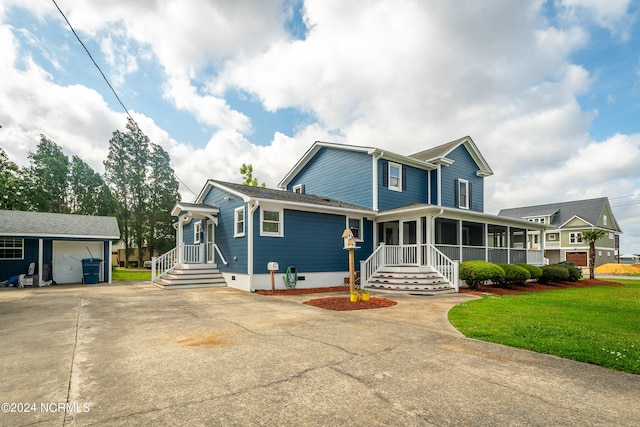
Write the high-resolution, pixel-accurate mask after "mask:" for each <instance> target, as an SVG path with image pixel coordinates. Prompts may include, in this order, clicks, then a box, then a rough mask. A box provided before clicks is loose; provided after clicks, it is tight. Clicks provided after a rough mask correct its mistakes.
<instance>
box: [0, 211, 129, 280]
mask: <svg viewBox="0 0 640 427" xmlns="http://www.w3.org/2000/svg"><path fill="white" fill-rule="evenodd" d="M119 239H120V230H119V228H118V222H117V221H116V219H115V218H113V217H108V216H90V215H67V214H55V213H44V212H24V211H4V210H0V282H1V281H4V280H8V279H9V278H10V277H13V276H18V275H20V274H25V273H27V270H28V268H29V265H30V264H31V263H35V265H36V268H35V275H34V278H35V280H36V283H33V284H34V286H38V285H41V284H42V282H43V281H47V280H54V281H55V282H56V283H60V284H64V283H83V281H84V276H83V263H82V260H83V259H89V258H92V259H94V260H101V261H100V263H99V270H98V271H97V274H98V278H97V281H98V282H107V283H111V267H112V265H111V245H112V242H113V241H115V240H119ZM39 272H43V274H39Z"/></svg>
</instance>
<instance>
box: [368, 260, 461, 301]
mask: <svg viewBox="0 0 640 427" xmlns="http://www.w3.org/2000/svg"><path fill="white" fill-rule="evenodd" d="M366 287H367V288H369V289H371V290H372V291H378V292H389V293H404V294H416V295H440V294H449V293H455V288H454V287H453V286H452V285H451V283H449V281H448V280H447V279H445V278H444V277H443V276H442V275H441V274H440V273H438V272H437V271H435V270H434V269H432V268H429V267H416V266H385V267H382V268H381V269H380V270H378V271H377V272H376V273H375V274H374V275H373V276H371V277H370V278H369V280H367V284H366Z"/></svg>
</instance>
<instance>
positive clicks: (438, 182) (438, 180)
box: [436, 165, 442, 206]
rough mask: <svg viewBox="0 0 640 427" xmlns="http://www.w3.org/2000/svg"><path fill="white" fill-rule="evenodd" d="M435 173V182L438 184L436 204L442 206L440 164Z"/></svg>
mask: <svg viewBox="0 0 640 427" xmlns="http://www.w3.org/2000/svg"><path fill="white" fill-rule="evenodd" d="M436 170H437V171H438V172H437V174H436V181H437V182H436V184H437V186H438V206H442V166H441V165H438V169H436Z"/></svg>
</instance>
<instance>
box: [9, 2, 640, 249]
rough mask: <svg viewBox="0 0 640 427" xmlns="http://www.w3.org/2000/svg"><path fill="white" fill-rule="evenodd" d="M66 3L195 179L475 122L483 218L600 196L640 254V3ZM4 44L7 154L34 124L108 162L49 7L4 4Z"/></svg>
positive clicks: (113, 75)
mask: <svg viewBox="0 0 640 427" xmlns="http://www.w3.org/2000/svg"><path fill="white" fill-rule="evenodd" d="M57 3H58V5H59V6H60V8H61V9H62V10H63V11H64V12H65V14H66V15H67V17H68V18H69V20H70V21H71V23H72V25H73V26H74V28H75V29H76V31H77V32H78V34H79V35H80V37H81V38H82V40H83V41H84V43H85V44H86V46H87V47H88V49H89V50H90V52H91V54H92V55H93V57H94V58H95V60H96V61H97V62H98V64H100V66H101V68H102V70H103V71H104V72H105V74H106V75H107V77H108V78H109V80H110V81H111V83H112V85H113V87H114V88H115V89H116V91H117V93H118V95H119V96H120V98H121V99H122V101H123V103H124V104H125V105H126V107H127V108H128V109H129V110H130V112H131V114H132V115H133V116H134V118H135V119H136V120H137V121H138V123H139V125H140V126H141V128H142V129H143V130H144V131H145V132H146V133H147V134H148V135H149V136H150V138H151V139H152V140H153V141H154V142H156V143H159V144H161V145H163V146H164V147H165V149H167V151H168V152H169V154H170V155H171V157H172V161H173V164H174V168H175V170H176V173H177V174H178V175H179V176H180V178H181V179H182V180H183V181H184V182H185V183H186V184H187V185H188V187H189V188H191V189H192V191H195V192H196V193H197V192H198V191H199V189H200V188H201V186H202V185H203V184H204V180H205V179H207V178H217V179H222V180H230V181H238V180H239V179H240V176H239V173H238V168H239V166H240V165H241V164H242V163H252V164H253V165H254V169H255V171H256V174H257V176H258V178H260V179H261V180H264V181H266V182H267V184H268V185H270V186H274V185H276V184H277V183H278V182H279V181H280V179H281V178H282V177H283V176H284V175H285V174H286V172H287V171H288V170H289V169H290V168H291V167H292V166H293V165H294V164H295V161H296V160H297V159H298V158H299V157H300V155H302V153H304V152H305V151H306V150H307V149H308V148H309V146H310V145H311V144H312V143H313V141H315V140H329V141H334V142H341V143H349V144H356V145H369V146H371V145H373V146H377V147H380V148H385V149H389V150H393V151H395V152H398V153H401V154H409V153H413V152H416V151H421V150H423V149H426V148H429V147H432V146H435V145H438V144H441V143H444V142H448V141H450V140H453V139H457V138H459V137H461V136H464V135H471V136H472V138H473V139H474V141H475V142H476V144H477V145H478V146H479V148H480V150H481V151H482V153H483V154H484V156H485V158H486V159H487V161H488V162H489V164H490V165H491V166H492V168H493V170H494V171H495V172H496V173H495V175H494V176H492V177H491V178H489V179H488V180H487V197H486V200H485V210H486V211H487V212H493V213H495V212H497V211H498V210H499V209H501V208H507V207H514V206H518V205H529V204H538V203H551V202H557V201H561V200H569V199H571V200H577V199H583V198H590V197H600V196H608V197H610V198H611V202H612V205H613V206H614V212H615V214H616V217H617V218H618V220H619V222H621V224H622V227H623V230H624V231H625V234H624V235H623V239H622V242H623V251H625V252H636V253H640V177H639V175H640V174H639V173H638V170H639V168H638V164H640V129H639V127H640V120H639V119H638V117H640V47H639V46H640V24H639V22H640V7H639V4H638V3H639V2H638V1H627V0H608V1H599V0H552V1H543V0H531V1H521V2H520V1H519V2H513V1H511V0H492V1H483V2H477V1H472V0H466V1H462V0H461V1H455V2H450V1H441V2H439V1H435V2H421V1H410V0H407V1H402V2H397V1H394V0H371V1H364V0H362V1H358V0H353V1H349V2H344V1H339V0H306V1H302V0H264V1H261V2H254V1H250V0H246V1H242V0H239V1H235V2H226V1H222V0H219V1H217V0H210V1H205V0H201V1H193V2H173V1H170V0H159V1H156V2H152V3H144V2H131V1H125V0H121V1H120V0H114V1H110V2H101V1H98V0H74V1H70V0H57ZM0 49H2V52H3V55H2V57H1V58H0V73H1V74H2V76H3V78H2V79H1V80H2V81H0V104H1V107H0V124H1V125H2V126H3V127H2V129H0V147H2V148H3V149H4V150H5V151H7V153H8V155H9V158H10V159H11V160H13V161H14V162H16V163H19V164H26V163H27V155H28V153H29V152H31V151H34V150H35V148H36V145H37V143H38V140H39V135H40V134H41V133H42V134H45V135H47V136H48V137H50V138H51V139H53V140H54V141H56V142H57V143H58V144H59V145H61V146H62V147H63V149H64V150H65V152H67V154H69V155H73V154H77V155H79V156H80V157H81V158H83V159H84V160H85V161H87V162H88V163H89V164H90V165H91V166H93V167H94V168H95V169H96V170H98V171H102V160H103V159H104V157H105V156H106V150H107V148H108V140H109V138H110V136H111V133H112V132H113V131H114V130H116V129H123V128H124V125H125V123H126V118H125V114H124V112H123V110H122V107H121V106H120V105H119V104H118V102H117V100H116V99H115V97H114V95H113V94H112V93H111V91H110V89H109V88H108V86H107V85H106V83H105V82H104V80H103V79H102V77H101V76H100V74H99V73H98V71H97V70H96V68H95V67H94V65H93V64H92V63H91V61H90V60H89V58H88V56H87V54H86V53H85V52H84V50H83V49H82V47H81V46H80V45H79V43H78V42H77V41H76V39H75V37H74V36H73V34H72V33H71V31H70V30H69V28H68V26H67V25H66V23H65V22H64V20H63V18H62V16H61V15H60V13H59V12H58V10H57V9H56V7H55V5H54V3H53V2H52V1H39V0H20V1H18V0H0ZM182 191H183V197H184V198H185V199H190V198H192V197H193V194H191V193H190V192H189V191H188V190H187V189H186V188H183V189H182ZM615 206H619V207H618V208H615Z"/></svg>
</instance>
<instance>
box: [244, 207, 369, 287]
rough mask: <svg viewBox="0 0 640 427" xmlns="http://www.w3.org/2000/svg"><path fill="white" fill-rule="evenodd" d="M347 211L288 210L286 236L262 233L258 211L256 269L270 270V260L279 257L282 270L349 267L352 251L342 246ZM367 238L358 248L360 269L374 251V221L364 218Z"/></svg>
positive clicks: (336, 269) (311, 270) (299, 271)
mask: <svg viewBox="0 0 640 427" xmlns="http://www.w3.org/2000/svg"><path fill="white" fill-rule="evenodd" d="M345 227H346V218H345V216H343V215H330V214H322V213H315V212H303V211H294V210H288V209H285V210H284V237H263V236H260V212H259V211H258V210H257V211H256V212H255V213H254V233H255V234H254V254H255V255H254V270H253V271H254V273H256V274H265V273H268V270H267V263H268V262H271V261H276V262H277V263H278V264H279V265H280V270H281V271H284V270H285V269H286V268H287V267H288V266H296V268H297V270H298V273H299V274H302V275H304V273H312V272H330V271H348V270H349V255H348V252H347V251H346V250H344V249H342V245H343V239H342V232H343V231H344V229H345ZM363 228H364V230H363V236H364V239H365V241H364V242H361V243H358V246H360V247H361V249H359V250H357V251H356V252H355V258H356V269H359V262H360V260H361V259H366V258H367V257H368V256H369V255H370V254H371V252H372V241H373V225H372V223H371V222H370V221H367V220H364V221H363Z"/></svg>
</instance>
